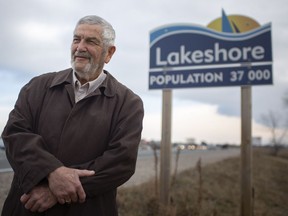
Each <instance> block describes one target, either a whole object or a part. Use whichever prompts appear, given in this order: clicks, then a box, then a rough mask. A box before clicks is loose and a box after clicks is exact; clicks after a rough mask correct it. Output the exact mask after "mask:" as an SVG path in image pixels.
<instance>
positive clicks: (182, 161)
mask: <svg viewBox="0 0 288 216" xmlns="http://www.w3.org/2000/svg"><path fill="white" fill-rule="evenodd" d="M238 155H240V150H239V149H237V148H236V149H225V150H221V149H219V150H205V151H191V152H181V153H180V155H179V160H178V166H177V172H180V171H183V170H186V169H189V168H192V167H195V165H196V163H197V162H198V161H199V159H201V164H202V165H206V164H209V163H214V162H217V161H220V160H223V159H226V158H228V157H234V156H238ZM159 162H160V158H158V173H160V169H159ZM175 164H176V157H175V155H174V156H173V157H172V158H171V173H172V174H173V173H174V172H175ZM158 175H159V174H158ZM154 176H155V158H154V157H153V156H152V157H151V156H147V155H145V154H143V155H140V156H139V157H138V161H137V166H136V172H135V174H134V175H133V176H132V178H131V179H130V180H129V181H128V182H126V183H125V184H124V185H123V186H121V187H129V186H132V185H139V184H141V183H143V182H146V181H148V180H150V179H151V178H153V177H154ZM12 177H13V173H12V172H2V173H0V212H1V211H2V206H3V203H4V200H5V198H6V196H7V194H8V192H9V188H10V184H11V181H12Z"/></svg>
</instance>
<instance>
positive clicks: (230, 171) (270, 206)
mask: <svg viewBox="0 0 288 216" xmlns="http://www.w3.org/2000/svg"><path fill="white" fill-rule="evenodd" d="M199 177H200V176H199V168H198V169H195V168H194V169H190V170H186V171H184V172H181V173H179V174H178V175H177V178H176V181H175V182H174V183H173V187H172V188H171V192H170V194H171V206H170V207H169V208H168V209H165V208H163V207H162V208H161V206H160V205H159V202H158V198H157V197H156V196H155V186H154V185H155V184H154V182H147V183H145V184H142V185H140V186H135V187H130V188H121V189H120V190H119V192H118V203H119V212H120V215H121V216H158V215H159V216H160V215H161V216H164V215H165V216H239V215H240V158H239V157H238V158H231V159H227V160H224V161H221V162H218V163H215V164H211V165H207V166H205V167H202V168H201V178H199ZM199 179H201V184H200V181H199ZM200 187H201V188H200ZM253 188H254V215H255V216H287V215H288V150H282V151H281V153H280V154H279V155H278V157H274V156H271V155H270V154H269V151H267V150H263V149H261V150H258V149H257V150H255V151H254V154H253ZM199 190H200V191H201V194H199ZM199 196H201V197H199ZM199 200H200V202H201V203H199Z"/></svg>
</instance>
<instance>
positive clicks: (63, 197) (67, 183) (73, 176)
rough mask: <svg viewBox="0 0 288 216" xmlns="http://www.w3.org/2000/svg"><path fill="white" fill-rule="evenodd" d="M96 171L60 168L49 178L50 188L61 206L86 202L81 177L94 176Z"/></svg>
mask: <svg viewBox="0 0 288 216" xmlns="http://www.w3.org/2000/svg"><path fill="white" fill-rule="evenodd" d="M94 174H95V172H94V171H91V170H79V169H72V168H67V167H64V166H62V167H59V168H57V169H56V170H54V171H53V172H51V173H50V174H49V176H48V182H49V188H50V190H51V191H52V193H53V194H54V195H55V196H56V198H57V200H58V202H59V203H60V204H64V203H71V202H80V203H83V202H85V199H86V194H85V191H84V189H83V187H82V185H81V182H80V179H79V178H80V177H85V176H93V175H94Z"/></svg>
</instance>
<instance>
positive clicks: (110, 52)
mask: <svg viewBox="0 0 288 216" xmlns="http://www.w3.org/2000/svg"><path fill="white" fill-rule="evenodd" d="M115 51H116V47H115V46H110V47H109V48H108V51H107V54H106V58H105V63H106V64H107V63H109V61H110V60H111V58H112V56H113V54H114V53H115Z"/></svg>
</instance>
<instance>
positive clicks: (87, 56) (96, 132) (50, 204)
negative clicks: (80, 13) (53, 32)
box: [2, 16, 144, 216]
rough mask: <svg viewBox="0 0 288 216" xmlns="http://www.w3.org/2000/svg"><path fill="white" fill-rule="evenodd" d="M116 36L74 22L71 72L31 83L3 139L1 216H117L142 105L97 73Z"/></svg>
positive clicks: (97, 21)
mask: <svg viewBox="0 0 288 216" xmlns="http://www.w3.org/2000/svg"><path fill="white" fill-rule="evenodd" d="M114 39H115V32H114V29H113V28H112V26H111V25H110V24H109V23H108V22H107V21H105V20H104V19H102V18H100V17H98V16H86V17H84V18H82V19H80V20H79V22H78V23H77V25H76V28H75V30H74V36H73V41H72V45H71V65H72V68H69V69H66V70H62V71H59V72H53V73H47V74H43V75H40V76H38V77H35V78H33V79H32V80H31V81H30V82H29V83H28V84H27V85H25V86H24V87H23V88H22V89H21V92H20V94H19V97H18V100H17V102H16V104H15V107H14V109H13V110H12V112H11V113H10V115H9V119H8V122H7V125H6V127H5V129H4V131H3V133H2V138H3V141H4V144H5V147H6V153H7V158H8V160H9V162H10V164H11V166H12V168H13V170H14V179H13V182H12V186H11V189H10V193H9V195H8V197H7V199H6V201H5V204H4V207H3V211H2V216H22V215H51V216H61V215H67V216H71V215H75V216H76V215H77V216H81V215H85V216H89V215H95V216H96V215H97V216H113V215H118V213H117V205H116V191H117V187H118V186H120V185H121V184H123V183H124V182H126V181H127V180H128V179H129V178H130V177H131V176H132V175H133V173H134V171H135V164H136V158H137V149H138V144H139V142H140V138H141V131H142V119H143V115H144V111H143V104H142V101H141V99H140V98H139V97H138V96H137V95H136V94H134V93H133V92H132V91H131V90H130V89H128V88H127V87H125V86H124V85H122V84H121V83H119V82H118V81H117V80H116V79H115V78H114V77H113V76H112V75H111V74H110V73H108V72H107V71H105V70H103V67H104V64H105V63H106V64H107V63H108V62H109V61H110V60H111V58H112V56H113V54H114V52H115V49H116V48H115V46H114Z"/></svg>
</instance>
